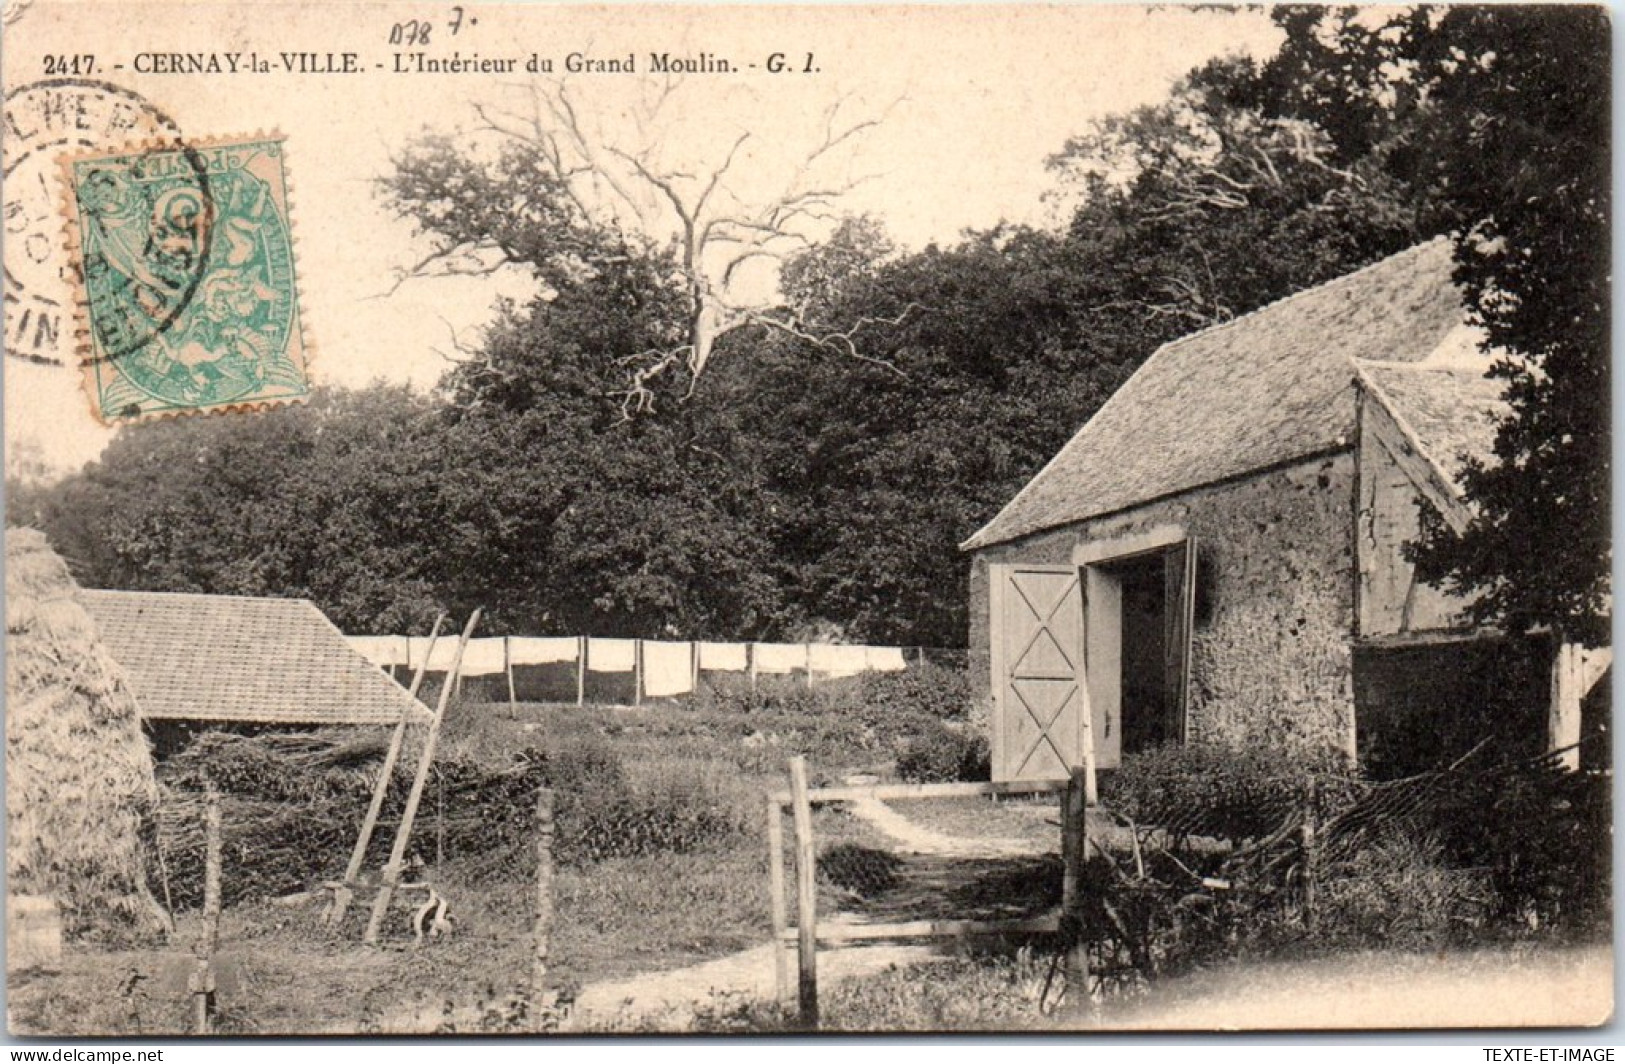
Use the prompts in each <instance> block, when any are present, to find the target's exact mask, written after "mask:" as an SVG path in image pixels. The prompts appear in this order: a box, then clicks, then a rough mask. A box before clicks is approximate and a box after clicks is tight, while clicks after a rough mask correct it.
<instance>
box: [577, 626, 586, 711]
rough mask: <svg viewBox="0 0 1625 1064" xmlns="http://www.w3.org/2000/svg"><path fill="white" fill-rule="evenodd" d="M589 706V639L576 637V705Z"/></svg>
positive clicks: (580, 636) (582, 636) (581, 636)
mask: <svg viewBox="0 0 1625 1064" xmlns="http://www.w3.org/2000/svg"><path fill="white" fill-rule="evenodd" d="M586 704H587V637H586V636H584V635H578V636H576V705H578V706H584V705H586Z"/></svg>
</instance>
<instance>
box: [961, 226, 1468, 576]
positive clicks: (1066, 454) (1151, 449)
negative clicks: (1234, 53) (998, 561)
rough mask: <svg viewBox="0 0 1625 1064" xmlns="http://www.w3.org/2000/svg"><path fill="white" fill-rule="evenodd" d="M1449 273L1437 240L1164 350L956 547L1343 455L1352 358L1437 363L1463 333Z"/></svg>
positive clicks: (1351, 416)
mask: <svg viewBox="0 0 1625 1064" xmlns="http://www.w3.org/2000/svg"><path fill="white" fill-rule="evenodd" d="M1451 268H1452V266H1451V244H1450V241H1449V240H1448V239H1446V238H1439V239H1437V240H1432V241H1429V242H1428V243H1426V244H1420V245H1418V246H1416V247H1414V248H1411V249H1410V250H1408V251H1404V252H1401V253H1400V254H1398V255H1395V256H1393V257H1392V258H1388V259H1384V260H1382V261H1381V262H1377V263H1374V264H1372V265H1370V266H1367V267H1365V268H1364V269H1362V270H1357V271H1356V272H1354V273H1351V274H1347V275H1345V276H1343V277H1339V278H1337V279H1336V280H1334V281H1330V282H1328V283H1326V284H1323V285H1321V286H1319V287H1318V288H1311V289H1308V290H1307V291H1304V292H1300V293H1298V294H1297V295H1293V296H1289V297H1287V298H1286V299H1283V300H1281V301H1279V302H1277V303H1272V304H1270V305H1269V306H1266V307H1264V308H1262V309H1260V310H1257V311H1254V312H1253V313H1251V314H1247V315H1244V316H1243V317H1240V318H1237V319H1236V320H1234V321H1231V322H1226V323H1225V324H1223V325H1218V326H1215V327H1213V328H1211V329H1207V330H1204V331H1202V332H1199V333H1195V334H1193V335H1191V336H1187V337H1184V338H1183V339H1180V340H1176V341H1174V342H1173V343H1170V344H1166V345H1164V346H1163V347H1162V348H1160V349H1159V350H1158V351H1157V352H1156V353H1155V354H1153V355H1152V356H1151V357H1150V358H1149V359H1148V360H1147V361H1146V362H1145V364H1144V365H1143V366H1141V367H1140V369H1139V371H1138V372H1136V373H1135V374H1134V376H1133V377H1131V378H1129V380H1128V382H1127V383H1126V384H1124V385H1123V387H1122V388H1120V389H1119V390H1118V391H1117V394H1115V395H1114V396H1112V398H1111V399H1110V400H1109V401H1108V402H1107V403H1106V405H1105V406H1103V407H1101V408H1100V410H1099V411H1098V412H1096V414H1095V416H1094V417H1093V418H1091V419H1090V420H1089V422H1088V423H1087V424H1086V425H1084V426H1083V428H1082V429H1080V430H1079V431H1078V433H1077V435H1076V436H1074V437H1073V438H1072V440H1071V442H1069V443H1068V444H1067V445H1066V446H1065V447H1064V448H1062V449H1061V452H1060V453H1059V454H1057V455H1056V456H1055V457H1054V458H1053V459H1052V460H1051V461H1050V463H1049V464H1048V465H1047V466H1045V467H1044V468H1043V469H1042V470H1041V471H1040V472H1039V473H1038V475H1037V476H1035V477H1034V478H1033V479H1032V480H1031V481H1030V482H1028V484H1027V486H1026V487H1025V488H1023V489H1022V490H1021V491H1020V493H1018V494H1017V495H1016V497H1015V498H1013V499H1011V500H1010V502H1009V503H1008V504H1007V505H1006V506H1005V508H1004V509H1003V510H1002V511H1000V512H999V514H998V516H996V517H994V518H993V520H992V521H990V522H988V524H987V525H986V526H984V527H983V528H982V529H981V531H979V532H977V533H976V534H975V535H973V536H972V537H971V538H970V539H969V540H967V541H966V542H965V543H964V548H965V549H975V548H979V547H986V546H989V545H991V544H994V543H1001V542H1005V541H1007V540H1012V539H1017V538H1019V537H1021V536H1026V535H1029V534H1031V533H1033V532H1039V531H1042V530H1044V529H1048V528H1055V527H1057V526H1060V525H1065V524H1071V523H1072V522H1075V521H1082V520H1086V519H1088V518H1091V517H1098V516H1101V515H1103V514H1108V513H1113V512H1116V511H1118V510H1123V509H1127V508H1129V507H1132V506H1137V505H1139V504H1141V503H1145V502H1149V501H1151V500H1153V499H1158V498H1162V497H1164V496H1168V495H1173V494H1176V493H1178V492H1182V491H1186V490H1189V489H1191V488H1196V487H1200V486H1202V485H1204V484H1211V483H1214V482H1216V481H1220V480H1225V479H1227V478H1230V477H1234V476H1240V475H1243V474H1246V473H1251V472H1254V471H1256V470H1260V469H1266V468H1269V467H1271V466H1274V465H1278V464H1280V463H1282V462H1287V461H1291V460H1293V459H1297V458H1303V457H1307V456H1309V455H1313V454H1319V453H1323V452H1326V451H1330V450H1334V449H1337V448H1340V447H1345V446H1349V445H1351V444H1352V441H1353V439H1354V427H1355V425H1354V421H1355V414H1356V410H1355V401H1354V388H1353V385H1352V382H1353V377H1354V373H1353V369H1352V367H1351V364H1350V360H1351V359H1364V360H1378V361H1385V362H1415V361H1418V360H1420V359H1422V358H1424V357H1426V356H1427V355H1428V354H1429V353H1430V352H1432V351H1434V350H1435V348H1437V347H1438V346H1439V345H1440V343H1441V341H1442V340H1443V339H1444V338H1445V336H1446V335H1447V334H1448V333H1449V332H1450V330H1451V329H1452V328H1453V327H1455V326H1457V325H1458V324H1459V323H1460V322H1461V316H1462V305H1461V298H1460V294H1459V293H1458V292H1457V290H1456V289H1455V287H1454V285H1453V284H1452V283H1451V280H1450V274H1451Z"/></svg>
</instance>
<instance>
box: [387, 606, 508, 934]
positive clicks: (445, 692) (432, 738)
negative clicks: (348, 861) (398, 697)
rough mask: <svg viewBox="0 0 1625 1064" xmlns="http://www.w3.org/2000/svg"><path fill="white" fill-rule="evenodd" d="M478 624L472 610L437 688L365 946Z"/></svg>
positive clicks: (397, 866)
mask: <svg viewBox="0 0 1625 1064" xmlns="http://www.w3.org/2000/svg"><path fill="white" fill-rule="evenodd" d="M479 623H480V611H479V610H475V611H474V612H473V614H472V615H470V616H469V618H468V624H467V625H465V626H464V628H463V634H462V637H461V638H459V639H458V640H457V653H456V654H455V655H454V656H453V657H452V659H451V668H450V669H449V670H447V672H446V678H445V681H444V682H443V683H442V684H441V685H440V702H439V704H438V705H436V706H435V710H434V719H433V720H431V721H430V722H429V734H428V737H427V738H425V739H424V741H423V752H422V753H421V754H419V755H418V769H417V774H416V775H415V776H413V778H412V790H411V792H410V793H409V794H408V795H407V796H406V809H405V811H404V812H403V813H402V814H401V824H400V827H399V828H397V829H396V831H395V845H394V846H393V847H392V848H391V849H390V851H389V863H388V864H386V865H384V877H383V882H382V883H380V884H379V886H378V897H377V898H376V899H374V901H373V903H372V916H371V917H369V918H368V920H367V930H366V932H365V933H364V934H363V935H362V938H361V941H362V942H364V943H365V944H366V945H369V946H375V945H377V944H378V932H379V929H381V928H382V927H383V924H384V916H385V915H386V914H387V913H388V912H389V903H390V900H391V899H392V898H394V896H395V887H396V886H397V885H398V884H399V883H400V881H401V863H402V861H403V860H404V859H405V857H406V843H407V841H408V840H409V839H410V838H411V837H412V825H413V822H414V821H415V820H416V819H417V813H418V805H419V803H421V802H422V801H423V787H424V784H425V783H427V782H428V779H429V769H430V768H431V767H432V766H433V765H434V754H435V746H436V745H437V744H438V743H439V741H440V725H441V724H442V723H444V721H445V719H446V705H447V703H449V702H450V701H451V692H452V688H453V687H455V686H456V680H457V676H458V674H459V673H460V672H461V670H462V667H463V651H465V650H467V649H468V641H469V639H470V638H472V637H473V635H474V628H475V626H476V625H478V624H479Z"/></svg>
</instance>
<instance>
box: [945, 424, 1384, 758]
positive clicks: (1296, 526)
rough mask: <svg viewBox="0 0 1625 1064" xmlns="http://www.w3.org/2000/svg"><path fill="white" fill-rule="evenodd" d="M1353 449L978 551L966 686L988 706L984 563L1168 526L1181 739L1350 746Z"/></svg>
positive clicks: (1030, 558)
mask: <svg viewBox="0 0 1625 1064" xmlns="http://www.w3.org/2000/svg"><path fill="white" fill-rule="evenodd" d="M1354 467H1355V463H1354V455H1353V452H1352V451H1345V452H1341V453H1338V454H1335V455H1330V456H1326V457H1322V458H1312V459H1308V460H1305V461H1301V462H1298V463H1296V464H1293V465H1290V466H1285V467H1282V468H1280V469H1277V470H1273V471H1269V472H1264V473H1259V474H1256V475H1254V476H1251V477H1248V478H1245V479H1240V480H1236V481H1231V482H1227V483H1224V484H1218V485H1213V486H1209V487H1204V488H1198V489H1195V490H1193V491H1190V492H1187V493H1185V494H1183V495H1179V496H1176V497H1173V498H1169V499H1165V500H1162V501H1158V502H1153V503H1148V504H1146V505H1144V506H1141V507H1137V508H1135V509H1133V510H1129V511H1125V512H1123V513H1119V514H1113V515H1109V516H1106V517H1102V518H1097V519H1094V520H1090V521H1085V522H1081V523H1078V524H1073V525H1067V526H1064V527H1062V528H1059V529H1053V530H1051V531H1048V532H1043V533H1038V534H1035V535H1032V536H1028V537H1026V538H1024V539H1021V540H1017V541H1014V542H1011V543H1004V544H998V545H995V546H993V547H989V548H986V549H984V550H981V551H979V552H977V553H976V555H975V556H974V557H973V559H972V563H971V587H970V616H971V624H970V670H971V682H972V684H973V686H972V690H973V691H975V692H977V693H978V696H979V698H980V699H981V701H982V705H983V706H984V708H985V712H988V713H990V712H991V705H992V688H991V683H990V677H989V675H988V667H989V666H988V653H989V641H988V636H989V633H988V565H989V564H990V563H1000V562H1015V561H1021V562H1034V563H1067V562H1070V561H1072V560H1073V551H1074V549H1075V548H1077V547H1078V546H1079V545H1080V544H1084V543H1090V542H1095V541H1100V540H1111V539H1116V538H1119V537H1123V536H1129V535H1133V534H1135V533H1140V532H1145V531H1147V530H1149V529H1152V528H1155V527H1157V526H1161V525H1178V526H1181V527H1183V528H1184V529H1185V530H1186V532H1187V534H1188V535H1190V536H1193V537H1194V538H1195V539H1196V540H1197V543H1198V558H1199V567H1198V579H1197V599H1196V625H1195V629H1194V633H1193V638H1192V662H1191V681H1192V682H1191V692H1190V698H1189V715H1188V732H1187V734H1188V737H1189V738H1190V739H1191V740H1193V741H1212V742H1219V743H1224V744H1227V745H1236V746H1263V745H1267V746H1274V747H1281V748H1285V749H1287V750H1294V751H1296V750H1302V751H1305V752H1307V751H1311V750H1313V751H1337V752H1340V753H1342V754H1344V755H1346V756H1348V757H1350V758H1352V757H1353V754H1354V691H1353V678H1352V676H1353V670H1352V661H1351V652H1350V643H1351V639H1352V635H1353V625H1354V557H1353V550H1354V514H1353V509H1354V499H1355V468H1354Z"/></svg>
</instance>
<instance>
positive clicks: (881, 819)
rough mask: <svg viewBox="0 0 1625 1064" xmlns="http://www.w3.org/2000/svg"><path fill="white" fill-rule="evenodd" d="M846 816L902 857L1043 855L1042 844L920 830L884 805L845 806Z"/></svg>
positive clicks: (867, 800)
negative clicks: (882, 838) (889, 843)
mask: <svg viewBox="0 0 1625 1064" xmlns="http://www.w3.org/2000/svg"><path fill="white" fill-rule="evenodd" d="M846 810H847V812H848V813H850V814H852V815H853V816H855V817H857V818H858V819H859V820H862V821H864V822H865V823H867V824H868V825H869V826H870V827H872V828H874V829H875V830H876V831H879V832H881V833H882V834H883V835H885V836H887V837H888V838H890V839H891V840H892V842H894V843H896V844H897V848H898V851H899V852H901V853H915V854H929V855H932V856H937V857H1024V856H1028V855H1032V854H1039V853H1043V852H1045V851H1046V850H1047V849H1049V848H1050V847H1048V846H1047V845H1046V844H1044V843H1040V842H1036V841H1034V840H1032V839H984V838H975V837H970V836H963V835H944V834H942V833H941V832H939V831H933V830H932V829H930V828H927V827H922V826H921V825H919V824H916V823H915V822H914V821H912V820H910V819H909V818H908V817H906V816H904V815H903V814H902V813H899V812H898V811H897V810H895V809H893V808H892V807H891V806H889V805H887V804H886V803H885V802H879V801H875V800H874V799H872V798H863V799H859V800H858V801H855V802H848V803H846Z"/></svg>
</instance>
